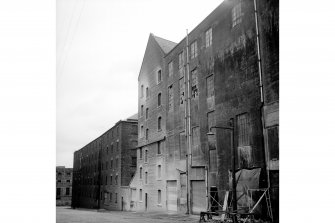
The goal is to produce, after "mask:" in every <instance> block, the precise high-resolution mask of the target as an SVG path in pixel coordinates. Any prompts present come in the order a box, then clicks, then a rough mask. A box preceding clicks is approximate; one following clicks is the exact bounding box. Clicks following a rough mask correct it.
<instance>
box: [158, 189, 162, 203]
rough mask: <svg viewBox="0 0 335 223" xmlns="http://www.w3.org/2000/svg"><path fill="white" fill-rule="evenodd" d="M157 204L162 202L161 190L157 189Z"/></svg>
mask: <svg viewBox="0 0 335 223" xmlns="http://www.w3.org/2000/svg"><path fill="white" fill-rule="evenodd" d="M157 202H158V204H161V203H162V191H161V190H158V201H157Z"/></svg>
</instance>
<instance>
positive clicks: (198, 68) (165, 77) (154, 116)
mask: <svg viewBox="0 0 335 223" xmlns="http://www.w3.org/2000/svg"><path fill="white" fill-rule="evenodd" d="M255 2H256V3H257V13H258V14H257V20H258V22H257V23H256V17H255V10H254V8H255V5H254V4H255ZM278 10H279V9H278V1H267V0H257V1H253V0H226V1H224V2H223V3H222V4H220V5H219V6H218V7H217V8H216V9H215V10H214V11H213V12H212V13H211V14H210V15H208V16H207V17H206V18H205V19H204V20H203V21H202V22H201V23H200V24H199V25H198V26H197V27H196V28H195V29H194V30H192V31H191V32H190V33H189V35H188V37H187V38H184V39H183V40H182V41H180V42H179V43H172V42H171V41H168V40H164V39H162V38H159V37H157V36H154V35H153V34H150V36H149V40H148V44H147V48H146V52H145V55H144V59H143V63H142V67H141V70H140V74H139V78H138V83H139V100H138V102H139V104H138V109H139V114H140V115H139V117H140V118H139V145H138V151H137V157H138V160H137V170H136V174H135V177H134V179H133V180H132V182H131V184H130V187H131V188H132V190H131V204H132V206H131V209H132V210H136V211H141V210H142V211H144V210H149V211H151V210H152V211H157V210H168V211H177V212H180V213H186V212H189V213H199V212H200V211H202V210H207V209H209V208H211V207H212V206H213V205H214V203H215V202H214V203H213V199H212V198H210V196H208V195H210V194H211V195H212V196H214V197H215V198H216V200H218V201H219V204H220V205H222V203H223V199H224V196H225V192H226V191H228V190H230V188H229V171H231V162H232V160H231V157H232V154H231V148H232V145H234V148H235V151H236V160H235V162H236V168H254V167H260V168H261V169H262V171H261V177H260V187H262V188H264V187H267V185H268V184H269V185H270V186H271V188H270V190H271V192H272V193H271V197H272V203H273V204H276V202H278V196H277V195H278V183H276V182H278V180H279V179H278V176H279V175H278V173H279V165H278V163H279V155H278V154H279V146H278V129H279V122H278V120H279V112H278V111H279V109H278V108H279V92H278V91H279V87H278V86H279V38H278V37H279V26H278V23H279V22H278V20H279V19H278ZM257 32H259V36H258V37H259V39H258V38H257ZM187 40H188V49H187ZM258 47H259V53H258ZM187 56H188V59H187ZM259 59H260V60H259ZM259 61H260V63H259ZM187 62H188V64H187ZM187 65H189V66H187ZM259 68H261V70H260V69H259ZM159 72H161V75H162V77H161V78H160V80H161V81H160V82H157V77H158V75H159V74H158V73H159ZM188 74H189V77H188ZM188 79H189V82H188ZM188 84H189V85H188ZM147 88H148V90H146V89H147ZM158 94H161V99H162V100H161V105H160V106H157V101H158ZM188 97H189V100H187V99H188ZM188 103H189V104H188ZM147 108H148V113H147V112H146V111H147ZM188 109H189V113H190V119H189V123H190V125H188V124H187V123H188V122H187V121H188ZM185 111H186V112H185ZM141 114H142V115H141ZM158 117H161V118H162V119H161V124H160V126H161V131H158V130H157V126H158V122H159V121H158ZM229 123H232V127H233V129H234V136H235V141H234V142H233V141H232V131H229V130H224V129H217V128H212V129H210V127H213V126H218V127H220V126H221V127H222V126H228V125H229ZM185 127H187V128H185ZM188 127H189V130H188ZM147 129H148V130H147ZM210 130H211V131H212V132H214V133H215V139H214V142H215V143H214V146H213V147H211V148H210V147H209V143H208V136H207V133H208V132H209V131H210ZM158 143H159V146H160V151H161V154H158V153H157V147H158ZM188 143H189V145H190V146H187V145H188ZM146 151H147V152H146ZM146 154H147V159H146V157H145V156H146ZM141 157H142V158H141ZM158 165H160V168H161V169H160V171H161V172H160V175H159V177H158ZM146 173H147V178H146ZM269 181H270V182H269ZM271 182H272V183H271ZM276 188H277V189H276ZM273 206H274V207H273V208H274V209H276V210H274V211H273V212H274V215H275V218H276V219H277V220H278V216H277V215H276V212H278V206H276V205H273ZM188 207H189V208H188ZM276 219H275V220H276Z"/></svg>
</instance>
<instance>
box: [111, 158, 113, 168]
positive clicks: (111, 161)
mask: <svg viewBox="0 0 335 223" xmlns="http://www.w3.org/2000/svg"><path fill="white" fill-rule="evenodd" d="M111 169H113V160H111Z"/></svg>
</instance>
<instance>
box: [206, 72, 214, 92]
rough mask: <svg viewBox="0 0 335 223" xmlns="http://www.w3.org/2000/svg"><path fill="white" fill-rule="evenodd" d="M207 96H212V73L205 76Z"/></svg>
mask: <svg viewBox="0 0 335 223" xmlns="http://www.w3.org/2000/svg"><path fill="white" fill-rule="evenodd" d="M206 82H207V97H208V98H209V97H212V96H214V75H211V76H209V77H207V80H206Z"/></svg>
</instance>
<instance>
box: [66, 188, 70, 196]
mask: <svg viewBox="0 0 335 223" xmlns="http://www.w3.org/2000/svg"><path fill="white" fill-rule="evenodd" d="M65 195H70V188H69V187H67V188H66V191H65Z"/></svg>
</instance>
